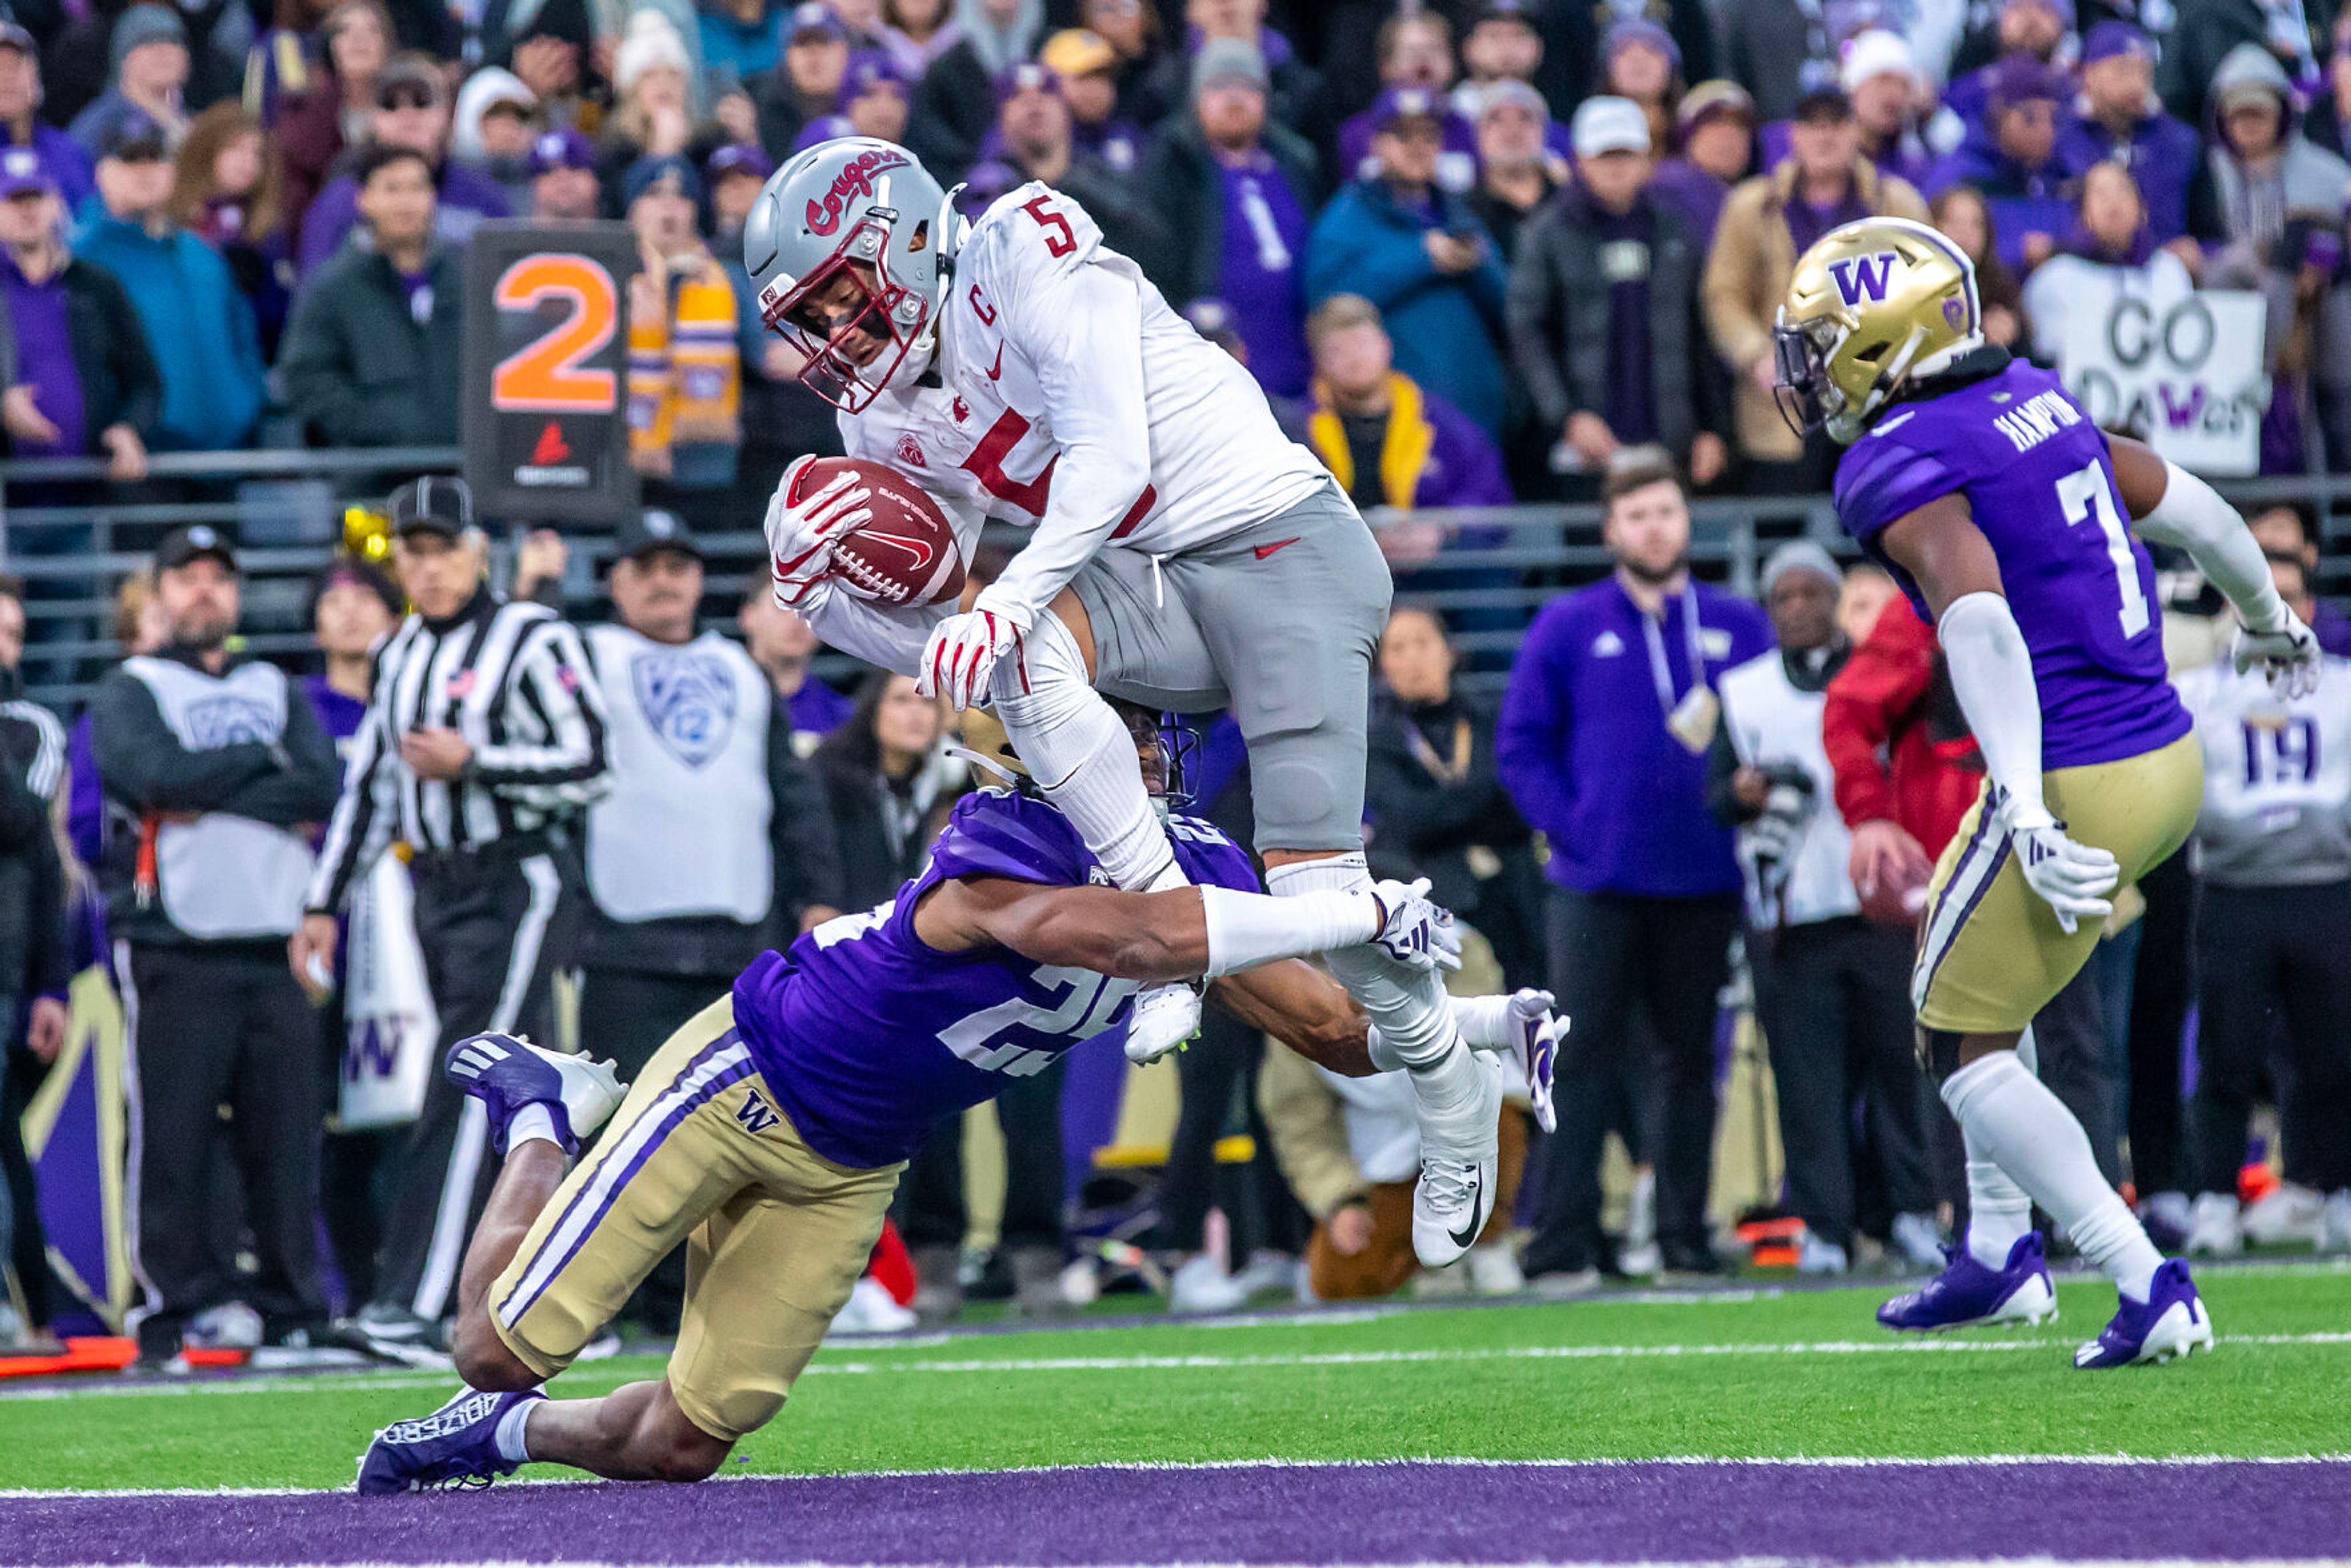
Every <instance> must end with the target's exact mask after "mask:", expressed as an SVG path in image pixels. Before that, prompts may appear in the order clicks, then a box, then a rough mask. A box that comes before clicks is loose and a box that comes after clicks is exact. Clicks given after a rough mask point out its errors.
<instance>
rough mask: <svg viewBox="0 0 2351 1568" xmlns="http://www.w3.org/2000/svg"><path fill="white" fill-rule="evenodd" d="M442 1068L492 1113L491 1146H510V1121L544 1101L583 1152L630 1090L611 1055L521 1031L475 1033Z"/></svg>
mask: <svg viewBox="0 0 2351 1568" xmlns="http://www.w3.org/2000/svg"><path fill="white" fill-rule="evenodd" d="M441 1071H442V1072H443V1074H444V1076H445V1077H447V1079H448V1080H449V1082H452V1083H454V1084H455V1085H456V1086H457V1087H458V1088H460V1089H462V1090H464V1091H465V1092H466V1093H468V1094H471V1095H472V1096H473V1097H474V1098H475V1099H476V1100H479V1101H480V1102H481V1103H482V1104H483V1105H484V1106H485V1107H486V1109H487V1110H488V1111H489V1113H490V1147H492V1148H493V1149H496V1151H497V1152H498V1153H499V1154H501V1155H503V1154H505V1153H506V1152H507V1124H509V1123H510V1122H512V1121H513V1120H514V1116H515V1113H517V1112H518V1111H520V1110H521V1109H522V1108H523V1107H524V1106H526V1105H544V1106H546V1107H547V1109H548V1114H549V1117H550V1118H551V1119H552V1120H553V1121H554V1123H555V1136H556V1141H557V1142H559V1143H560V1144H561V1145H563V1152H564V1153H565V1154H567V1155H578V1154H579V1153H580V1143H581V1142H582V1140H584V1139H586V1138H588V1137H589V1136H590V1134H593V1133H594V1132H595V1131H596V1129H597V1128H599V1127H601V1126H602V1125H603V1124H604V1119H605V1118H606V1117H608V1116H610V1115H611V1113H612V1112H613V1109H614V1108H615V1107H616V1106H618V1105H619V1104H620V1103H621V1097H622V1094H623V1093H625V1092H627V1090H626V1086H625V1085H624V1084H622V1082H621V1081H620V1080H619V1078H618V1077H616V1076H615V1075H614V1073H613V1071H612V1063H611V1062H609V1061H589V1060H588V1058H587V1057H585V1056H569V1055H566V1054H565V1053H563V1052H562V1051H547V1050H544V1049H542V1048H540V1047H538V1046H536V1045H533V1044H531V1042H530V1040H529V1038H528V1036H525V1035H519V1034H498V1033H495V1032H493V1033H489V1034H469V1035H467V1036H466V1037H465V1039H463V1040H459V1041H458V1042H457V1043H456V1044H455V1045H453V1046H451V1047H450V1048H449V1054H448V1056H447V1057H446V1058H444V1061H443V1062H442V1065H441Z"/></svg>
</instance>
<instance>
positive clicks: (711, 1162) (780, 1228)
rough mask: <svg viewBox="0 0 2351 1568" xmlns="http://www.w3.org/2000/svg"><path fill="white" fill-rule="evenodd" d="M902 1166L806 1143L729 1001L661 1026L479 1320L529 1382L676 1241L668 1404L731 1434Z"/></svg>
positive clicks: (876, 1218)
mask: <svg viewBox="0 0 2351 1568" xmlns="http://www.w3.org/2000/svg"><path fill="white" fill-rule="evenodd" d="M904 1168H905V1166H904V1165H903V1164H901V1165H892V1166H882V1167H880V1168H878V1169H872V1170H856V1169H852V1168H851V1167H849V1166H837V1165H834V1164H833V1163H831V1161H829V1160H826V1159H823V1158H821V1157H820V1156H819V1155H816V1154H814V1153H813V1152H811V1151H810V1148H809V1147H808V1145H806V1144H804V1143H803V1142H801V1140H800V1135H799V1132H798V1131H797V1130H795V1129H794V1128H793V1126H792V1124H791V1122H790V1120H789V1118H787V1117H786V1116H785V1115H784V1113H782V1111H781V1110H779V1109H778V1107H777V1104H776V1098H775V1095H774V1094H773V1093H772V1092H770V1091H769V1090H768V1087H767V1084H766V1082H764V1081H763V1080H762V1079H761V1078H760V1076H759V1072H758V1069H757V1068H755V1067H754V1066H753V1065H752V1064H751V1054H750V1051H749V1049H748V1048H747V1046H745V1044H744V1043H743V1040H742V1039H741V1037H740V1036H739V1035H738V1034H737V1032H736V1030H735V1007H734V1001H733V998H731V997H730V998H721V999H720V1000H718V1001H716V1002H714V1003H713V1004H711V1005H710V1006H709V1007H707V1008H705V1009H703V1010H702V1011H701V1012H699V1013H697V1014H695V1017H694V1018H693V1019H690V1020H689V1021H688V1022H687V1023H686V1024H685V1026H684V1028H683V1029H680V1030H678V1031H677V1032H676V1033H675V1034H674V1035H672V1036H671V1037H670V1038H669V1040H668V1041H667V1043H665V1044H664V1045H663V1047H662V1048H661V1050H660V1051H658V1052H657V1053H655V1055H654V1057H653V1061H651V1062H649V1063H648V1064H647V1065H646V1067H645V1071H643V1074H641V1075H640V1076H639V1077H638V1079H637V1082H636V1084H635V1086H634V1087H633V1088H632V1089H631V1090H630V1091H629V1096H628V1099H627V1100H626V1101H625V1102H623V1103H622V1106H621V1109H620V1110H619V1112H618V1113H615V1114H614V1116H613V1118H612V1121H611V1125H610V1126H609V1127H607V1128H606V1129H605V1131H604V1134H603V1136H602V1137H601V1139H599V1140H598V1141H597V1144H596V1146H595V1149H594V1150H593V1152H592V1153H590V1155H588V1156H587V1157H586V1158H585V1159H583V1160H582V1161H580V1164H579V1165H578V1166H574V1167H573V1169H572V1171H571V1173H570V1175H569V1176H567V1177H565V1179H564V1182H563V1185H562V1186H560V1187H559V1188H558V1189H557V1190H556V1194H555V1197H553V1199H551V1200H550V1201H549V1203H548V1205H547V1207H545V1208H543V1209H541V1210H540V1211H539V1215H538V1219H537V1220H536V1221H535V1222H534V1223H533V1224H532V1226H531V1228H530V1231H529V1234H528V1236H526V1237H525V1238H524V1239H523V1243H522V1246H521V1248H520V1249H517V1251H516V1253H515V1255H514V1258H513V1260H512V1261H510V1262H509V1263H507V1267H506V1270H505V1271H504V1272H503V1273H502V1274H500V1275H499V1276H498V1279H497V1282H496V1284H494V1285H493V1286H491V1288H490V1294H489V1300H488V1308H489V1314H490V1321H491V1323H492V1325H493V1326H494V1327H495V1328H496V1330H497V1333H498V1337H499V1338H500V1339H502V1340H503V1341H505V1342H506V1344H507V1349H509V1350H511V1351H512V1352H513V1353H514V1354H515V1356H516V1358H517V1360H519V1361H520V1362H522V1364H524V1365H526V1366H528V1367H529V1368H530V1369H531V1370H532V1371H533V1372H535V1373H538V1375H540V1376H542V1377H552V1376H554V1375H556V1374H557V1373H559V1372H561V1371H562V1370H563V1369H564V1368H565V1367H566V1366H569V1364H571V1359H572V1357H574V1356H576V1355H578V1354H580V1346H582V1345H584V1344H586V1343H588V1341H589V1339H590V1337H591V1336H592V1335H594V1334H595V1333H596V1332H597V1331H598V1330H600V1329H601V1328H602V1327H603V1326H604V1325H605V1324H606V1323H608V1322H611V1320H612V1318H613V1317H614V1316H615V1315H616V1314H617V1313H618V1312H620V1310H621V1307H622V1303H623V1302H625V1301H627V1300H628V1299H629V1295H630V1292H631V1291H634V1290H635V1289H636V1287H637V1285H638V1284H639V1283H640V1282H641V1281H643V1279H644V1278H645V1276H646V1275H647V1274H648V1273H650V1272H651V1271H652V1270H653V1265H654V1264H655V1263H657V1262H659V1261H660V1260H662V1259H663V1258H664V1257H665V1256H666V1255H667V1254H668V1252H669V1250H670V1249H672V1248H673V1247H675V1246H676V1245H677V1244H678V1243H679V1242H680V1241H684V1242H686V1243H687V1251H686V1272H685V1312H684V1321H683V1322H682V1323H681V1325H680V1327H679V1332H678V1339H677V1348H676V1349H675V1350H674V1352H672V1353H671V1355H670V1363H669V1385H670V1391H671V1393H672V1395H673V1396H674V1397H675V1398H676V1400H677V1404H678V1408H679V1409H681V1410H682V1411H684V1413H685V1416H686V1418H687V1419H689V1420H691V1421H692V1422H693V1423H694V1424H695V1426H696V1427H700V1428H701V1429H702V1430H703V1431H705V1432H706V1433H708V1434H710V1435H711V1436H712V1437H721V1438H725V1439H726V1440H728V1441H733V1440H735V1439H737V1438H739V1437H743V1436H745V1435H746V1434H747V1433H749V1432H752V1431H755V1430H757V1429H758V1427H763V1426H765V1425H766V1424H767V1423H768V1421H770V1420H772V1419H774V1418H775V1415H776V1412H777V1411H778V1410H780V1409H782V1408H783V1404H784V1399H785V1396H787V1395H789V1393H790V1392H791V1386H792V1382H793V1380H794V1379H795V1378H797V1377H799V1374H800V1369H801V1368H802V1367H804V1366H806V1365H807V1364H808V1363H809V1357H810V1356H811V1355H813V1354H816V1347H817V1345H818V1344H819V1343H820V1342H821V1341H822V1340H823V1338H824V1332H825V1329H826V1328H827V1327H828V1326H829V1325H830V1324H831V1322H832V1318H833V1314H834V1313H836V1312H839V1311H840V1310H841V1305H842V1303H844V1302H845V1301H848V1300H849V1292H850V1289H851V1287H852V1286H853V1285H855V1284H856V1283H857V1279H858V1276H859V1275H860V1274H861V1273H862V1272H863V1271H864V1269H865V1260H866V1257H867V1255H868V1254H869V1253H871V1252H872V1249H873V1243H874V1240H875V1239H876V1238H878V1237H879V1236H880V1235H881V1233H882V1219H883V1214H884V1213H885V1212H886V1211H887V1210H888V1208H889V1207H890V1197H891V1195H892V1193H893V1192H894V1191H895V1190H896V1189H897V1186H898V1174H899V1172H901V1171H902V1170H904Z"/></svg>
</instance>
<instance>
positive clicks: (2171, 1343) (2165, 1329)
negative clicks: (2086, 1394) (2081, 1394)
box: [2074, 1258, 2212, 1372]
mask: <svg viewBox="0 0 2351 1568" xmlns="http://www.w3.org/2000/svg"><path fill="white" fill-rule="evenodd" d="M2211 1348H2212V1314H2211V1313H2210V1312H2206V1311H2205V1310H2204V1299H2203V1298H2202V1297H2201V1296H2199V1295H2198V1294H2197V1293H2196V1281H2193V1280H2191V1279H2189V1277H2188V1265H2187V1264H2186V1263H2184V1262H2182V1261H2181V1260H2179V1259H2177V1258H2174V1259H2173V1260H2171V1261H2170V1262H2168V1263H2166V1264H2165V1265H2164V1266H2163V1267H2162V1268H2160V1269H2158V1270H2156V1271H2155V1285H2154V1288H2153V1289H2152V1290H2150V1291H2148V1292H2147V1300H2146V1301H2132V1300H2131V1299H2130V1298H2129V1297H2128V1296H2125V1297H2124V1298H2123V1304H2122V1307H2121V1310H2119V1311H2118V1312H2116V1313H2115V1316H2114V1321H2113V1322H2109V1323H2107V1324H2106V1326H2105V1328H2103V1329H2101V1330H2099V1331H2098V1337H2097V1338H2095V1339H2094V1340H2092V1341H2091V1342H2090V1343H2087V1344H2085V1345H2084V1346H2082V1348H2081V1349H2079V1350H2077V1351H2075V1352H2074V1365H2075V1366H2077V1367H2079V1368H2081V1369H2082V1370H2083V1371H2085V1372H2095V1371H2100V1370H2102V1369H2104V1368H2105V1367H2109V1366H2140V1365H2146V1364H2155V1365H2158V1366H2159V1365H2161V1364H2163V1363H2165V1362H2167V1361H2169V1360H2170V1359H2171V1358H2172V1357H2174V1356H2185V1355H2192V1354H2195V1353H2196V1352H2198V1351H2199V1350H2210V1349H2211Z"/></svg>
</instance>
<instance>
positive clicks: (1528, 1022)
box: [1448, 990, 1567, 1133]
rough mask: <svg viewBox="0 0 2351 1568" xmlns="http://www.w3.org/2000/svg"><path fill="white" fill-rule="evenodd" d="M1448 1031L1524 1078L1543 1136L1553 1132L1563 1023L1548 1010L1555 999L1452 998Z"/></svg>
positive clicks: (1537, 995) (1543, 995)
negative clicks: (1457, 1033)
mask: <svg viewBox="0 0 2351 1568" xmlns="http://www.w3.org/2000/svg"><path fill="white" fill-rule="evenodd" d="M1448 999H1449V1001H1450V1002H1451V1004H1452V1008H1453V1023H1454V1027H1455V1028H1457V1029H1458V1030H1460V1031H1461V1040H1462V1042H1463V1043H1464V1044H1466V1045H1467V1046H1468V1048H1469V1049H1470V1050H1472V1051H1483V1052H1485V1053H1486V1054H1487V1055H1489V1056H1500V1057H1507V1058H1509V1059H1510V1061H1515V1062H1516V1063H1518V1066H1519V1070H1520V1071H1521V1072H1522V1073H1524V1074H1525V1075H1526V1081H1527V1102H1528V1103H1529V1105H1530V1106H1531V1108H1532V1109H1533V1111H1534V1113H1535V1123H1536V1124H1537V1125H1538V1126H1540V1127H1541V1128H1542V1130H1543V1131H1544V1132H1546V1133H1552V1132H1557V1131H1558V1130H1559V1111H1558V1109H1557V1107H1555V1106H1554V1105H1553V1104H1552V1093H1551V1086H1552V1073H1553V1071H1554V1070H1555V1069H1556V1067H1557V1065H1558V1062H1559V1042H1560V1040H1561V1037H1562V1036H1563V1035H1565V1034H1566V1033H1567V1019H1564V1018H1562V1017H1561V1016H1560V1015H1559V1014H1558V1013H1555V1012H1553V1011H1552V1009H1553V1008H1556V1007H1557V1006H1558V1005H1559V998H1557V997H1554V996H1552V994H1551V993H1550V992H1549V991H1537V990H1520V991H1512V992H1511V993H1510V995H1509V996H1507V997H1453V998H1448Z"/></svg>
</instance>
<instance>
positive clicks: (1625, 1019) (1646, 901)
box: [1527, 888, 1739, 1274]
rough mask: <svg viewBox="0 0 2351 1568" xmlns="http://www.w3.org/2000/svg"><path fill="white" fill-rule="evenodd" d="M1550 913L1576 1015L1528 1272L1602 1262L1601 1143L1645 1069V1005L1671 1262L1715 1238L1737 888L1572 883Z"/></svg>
mask: <svg viewBox="0 0 2351 1568" xmlns="http://www.w3.org/2000/svg"><path fill="white" fill-rule="evenodd" d="M1551 913H1552V919H1551V973H1552V990H1553V991H1555V992H1556V993H1557V994H1558V996H1559V1003H1560V1011H1562V1012H1563V1013H1565V1014H1566V1015H1567V1016H1568V1017H1569V1018H1570V1019H1573V1028H1571V1029H1570V1030H1569V1031H1568V1036H1567V1040H1566V1043H1565V1044H1564V1045H1563V1046H1562V1049H1561V1051H1560V1053H1559V1063H1558V1068H1557V1073H1556V1085H1555V1089H1554V1094H1555V1096H1556V1100H1557V1103H1558V1106H1559V1131H1558V1133H1557V1134H1554V1135H1553V1136H1552V1137H1551V1138H1549V1139H1546V1140H1545V1141H1544V1146H1543V1148H1542V1151H1541V1196H1540V1197H1539V1198H1538V1200H1537V1202H1538V1208H1537V1211H1536V1214H1535V1216H1534V1222H1535V1234H1534V1238H1533V1239H1532V1240H1531V1241H1530V1242H1529V1243H1528V1247H1527V1263H1528V1272H1529V1273H1534V1274H1540V1273H1549V1272H1554V1271H1556V1272H1571V1273H1572V1272H1575V1271H1578V1270H1583V1269H1586V1268H1591V1267H1593V1266H1595V1265H1597V1264H1598V1263H1599V1262H1600V1260H1601V1250H1600V1155H1601V1145H1602V1142H1603V1140H1604V1138H1605V1137H1606V1136H1607V1133H1608V1124H1609V1116H1610V1112H1611V1110H1612V1108H1614V1106H1615V1105H1617V1104H1618V1103H1620V1101H1621V1098H1622V1096H1623V1095H1624V1094H1625V1092H1626V1086H1627V1085H1631V1084H1635V1083H1638V1082H1641V1079H1642V1072H1641V1069H1640V1064H1639V1063H1638V1062H1637V1061H1635V1054H1634V1051H1635V1044H1636V1042H1638V1041H1639V1040H1641V1039H1642V1036H1641V1033H1640V1032H1639V1031H1638V1030H1636V1029H1635V1017H1636V1012H1638V1011H1646V1014H1647V1016H1648V1020H1649V1031H1648V1032H1649V1036H1650V1038H1651V1039H1652V1040H1654V1042H1655V1054H1656V1080H1655V1082H1656V1099H1655V1101H1654V1103H1653V1105H1652V1106H1650V1107H1644V1108H1642V1110H1641V1112H1639V1114H1640V1119H1641V1120H1642V1121H1644V1122H1645V1123H1646V1125H1645V1126H1644V1127H1643V1128H1642V1129H1641V1130H1642V1134H1643V1136H1642V1138H1641V1140H1640V1141H1641V1142H1642V1143H1644V1144H1645V1145H1647V1148H1648V1151H1649V1152H1650V1153H1651V1155H1652V1161H1651V1163H1652V1164H1653V1166H1655V1168H1656V1176H1657V1240H1658V1243H1659V1244H1660V1246H1661V1247H1662V1248H1663V1249H1665V1251H1666V1254H1667V1259H1666V1261H1667V1265H1668V1266H1669V1267H1674V1266H1681V1265H1686V1264H1691V1263H1696V1262H1698V1261H1699V1260H1701V1259H1702V1258H1703V1257H1704V1255H1705V1253H1706V1251H1707V1249H1708V1231H1707V1223H1706V1197H1707V1184H1708V1179H1709V1178H1710V1176H1712V1173H1713V1164H1714V1120H1715V1109H1716V1103H1715V1092H1714V1031H1715V1024H1716V1020H1717V1018H1718V1016H1719V1012H1720V1008H1719V1000H1718V998H1719V993H1720V992H1721V990H1722V984H1723V981H1724V979H1725V978H1727V977H1728V976H1729V970H1730V937H1731V933H1732V932H1734V931H1735V930H1737V929H1738V927H1739V895H1738V894H1721V895H1719V896H1708V897H1698V898H1645V897H1635V896H1631V895H1626V894H1604V893H1576V892H1573V891H1570V890H1568V889H1565V888H1561V889H1557V890H1555V891H1554V892H1553V894H1552V911H1551ZM1635 1104H1636V1106H1637V1105H1638V1104H1639V1097H1638V1096H1637V1095H1636V1096H1635Z"/></svg>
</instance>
